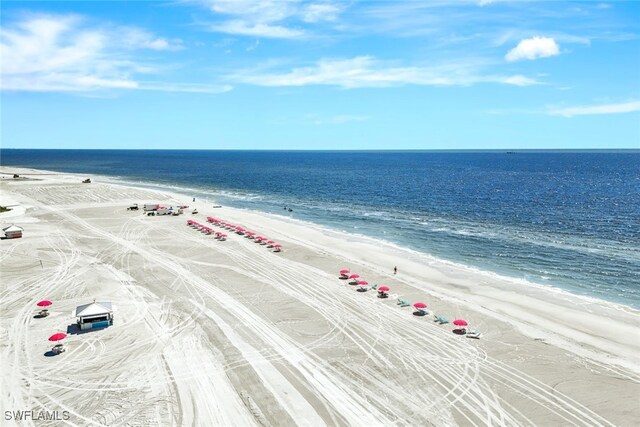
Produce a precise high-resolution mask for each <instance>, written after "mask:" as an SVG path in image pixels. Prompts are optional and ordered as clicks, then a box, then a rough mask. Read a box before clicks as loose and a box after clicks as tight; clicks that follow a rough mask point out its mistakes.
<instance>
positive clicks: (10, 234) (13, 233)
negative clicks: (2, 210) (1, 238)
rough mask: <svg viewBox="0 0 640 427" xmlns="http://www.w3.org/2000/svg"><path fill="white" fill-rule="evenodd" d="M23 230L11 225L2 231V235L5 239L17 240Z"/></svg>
mask: <svg viewBox="0 0 640 427" xmlns="http://www.w3.org/2000/svg"><path fill="white" fill-rule="evenodd" d="M23 230H24V229H23V228H22V227H18V226H17V225H13V224H11V225H10V226H8V227H5V228H3V229H2V231H4V235H5V237H6V238H7V239H19V238H21V237H22V231H23Z"/></svg>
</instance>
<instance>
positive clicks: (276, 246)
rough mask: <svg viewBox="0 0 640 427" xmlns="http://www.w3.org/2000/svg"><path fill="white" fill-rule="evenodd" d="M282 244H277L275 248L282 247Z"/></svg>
mask: <svg viewBox="0 0 640 427" xmlns="http://www.w3.org/2000/svg"><path fill="white" fill-rule="evenodd" d="M281 247H282V245H275V246H274V248H281Z"/></svg>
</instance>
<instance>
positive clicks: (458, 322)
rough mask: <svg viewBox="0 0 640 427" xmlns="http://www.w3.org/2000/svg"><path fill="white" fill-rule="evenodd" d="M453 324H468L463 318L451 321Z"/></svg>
mask: <svg viewBox="0 0 640 427" xmlns="http://www.w3.org/2000/svg"><path fill="white" fill-rule="evenodd" d="M453 324H454V325H456V326H467V325H468V323H467V321H466V320H464V319H456V320H454V321H453Z"/></svg>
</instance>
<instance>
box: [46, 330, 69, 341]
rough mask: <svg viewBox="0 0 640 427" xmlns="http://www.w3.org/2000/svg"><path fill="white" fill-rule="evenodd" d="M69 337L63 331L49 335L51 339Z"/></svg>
mask: <svg viewBox="0 0 640 427" xmlns="http://www.w3.org/2000/svg"><path fill="white" fill-rule="evenodd" d="M66 337H67V334H63V333H62V332H58V333H57V334H53V335H51V336H50V337H49V341H60V340H63V339H65V338H66Z"/></svg>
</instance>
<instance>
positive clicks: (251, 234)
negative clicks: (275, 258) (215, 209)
mask: <svg viewBox="0 0 640 427" xmlns="http://www.w3.org/2000/svg"><path fill="white" fill-rule="evenodd" d="M207 221H208V222H209V223H211V224H213V225H216V226H218V227H222V228H224V229H226V230H229V231H232V232H235V233H236V234H239V235H241V236H245V237H246V238H247V239H251V240H254V241H255V242H256V243H258V244H261V245H265V246H267V248H269V249H271V248H273V249H274V250H275V252H280V251H281V250H282V245H281V244H279V243H276V242H274V241H273V240H271V239H269V238H268V237H265V236H261V235H259V234H258V233H256V232H255V231H251V230H248V229H246V228H244V227H242V226H239V225H236V224H232V223H229V222H226V221H223V220H221V219H218V218H214V217H212V216H208V217H207Z"/></svg>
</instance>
